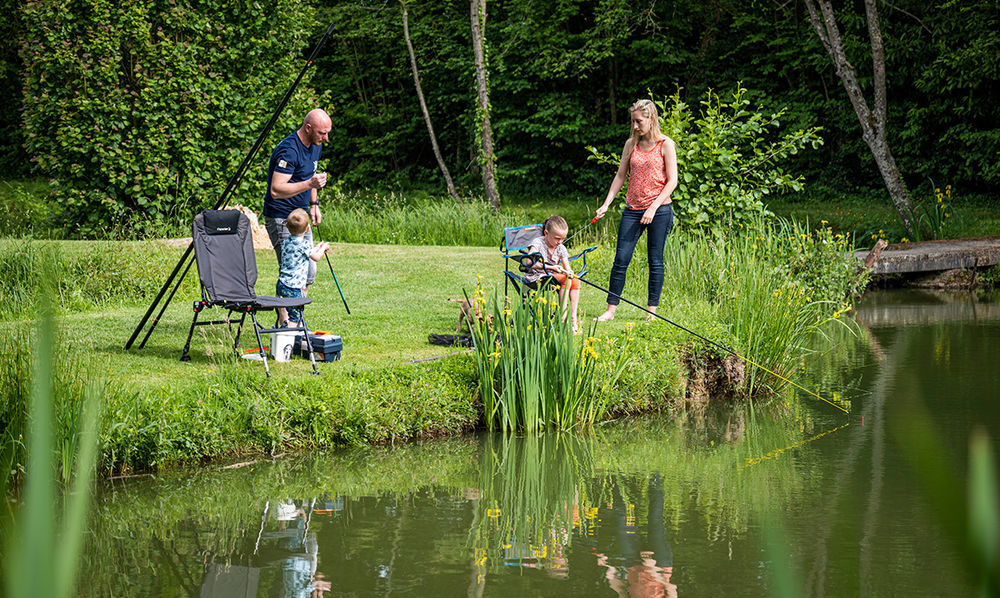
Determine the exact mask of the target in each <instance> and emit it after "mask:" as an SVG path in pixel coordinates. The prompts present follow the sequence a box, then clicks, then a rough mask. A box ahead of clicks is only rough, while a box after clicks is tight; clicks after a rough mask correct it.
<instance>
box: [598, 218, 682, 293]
mask: <svg viewBox="0 0 1000 598" xmlns="http://www.w3.org/2000/svg"><path fill="white" fill-rule="evenodd" d="M643 213H645V210H629V209H626V210H625V211H624V212H622V219H621V222H619V223H618V243H617V245H616V247H615V263H614V265H613V266H611V282H610V283H609V284H608V290H609V291H611V292H610V293H609V294H608V305H618V303H619V302H620V299H619V297H620V296H621V294H622V291H623V290H625V273H626V272H627V271H628V265H629V262H631V261H632V253H633V252H634V251H635V246H636V243H638V242H639V236H640V235H642V231H643V230H648V231H649V232H648V233H647V235H646V256H647V259H648V261H649V291H648V292H649V296H648V298H647V302H646V305H648V306H650V307H653V306H657V305H659V304H660V292H661V291H662V290H663V247H664V245H665V244H666V242H667V234H668V233H670V229H672V228H673V227H674V209H673V208H672V207H671V206H670V204H666V205H663V206H660V207H659V208H658V209H657V210H656V216H654V217H653V221H652V222H650V223H649V224H642V222H641V220H642V215H643Z"/></svg>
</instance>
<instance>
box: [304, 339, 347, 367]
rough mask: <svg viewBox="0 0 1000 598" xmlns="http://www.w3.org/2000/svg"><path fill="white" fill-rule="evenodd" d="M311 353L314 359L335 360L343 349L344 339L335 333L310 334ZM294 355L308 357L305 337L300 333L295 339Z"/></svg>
mask: <svg viewBox="0 0 1000 598" xmlns="http://www.w3.org/2000/svg"><path fill="white" fill-rule="evenodd" d="M309 338H311V339H312V348H313V355H314V356H316V361H337V360H338V359H340V352H341V351H342V350H343V349H344V341H343V340H341V338H340V337H339V336H337V335H336V334H310V335H309ZM294 354H295V355H301V356H302V357H305V358H306V359H309V349H307V348H306V337H305V335H302V334H300V335H299V336H298V337H296V339H295V350H294Z"/></svg>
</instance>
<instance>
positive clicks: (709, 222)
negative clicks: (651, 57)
mask: <svg viewBox="0 0 1000 598" xmlns="http://www.w3.org/2000/svg"><path fill="white" fill-rule="evenodd" d="M656 104H657V108H658V110H659V111H660V128H661V130H662V131H663V132H664V133H666V134H667V136H668V137H670V138H671V139H673V140H674V143H675V144H676V146H677V169H678V177H679V179H680V180H679V182H678V187H677V189H676V190H675V191H674V193H673V194H672V198H673V199H674V201H675V202H676V203H675V204H674V205H675V206H676V210H677V211H678V219H679V221H680V222H682V223H683V224H684V225H685V226H688V227H692V228H696V229H708V230H712V231H714V232H716V233H721V232H723V231H724V230H728V229H730V228H731V227H733V226H736V225H748V224H750V223H751V222H753V221H754V220H755V219H756V218H757V217H758V216H759V215H761V214H765V213H767V211H766V208H765V206H764V201H763V200H764V197H765V196H766V195H768V194H771V193H775V192H778V191H787V190H795V191H798V190H800V189H802V177H801V176H793V175H791V174H788V173H786V172H785V171H784V170H782V168H781V167H780V166H779V163H780V162H782V161H783V160H784V159H785V158H787V157H788V156H790V155H793V154H796V153H798V151H799V150H800V149H803V148H805V147H806V146H812V148H813V149H815V148H817V147H819V146H820V145H821V144H822V142H823V141H822V139H821V138H820V137H819V134H818V129H817V128H816V127H810V128H807V129H798V130H796V131H792V132H786V133H781V134H779V132H778V130H779V128H780V126H781V118H782V116H783V115H784V112H785V111H784V109H781V110H778V111H777V112H774V113H772V114H770V115H768V114H765V113H764V109H763V108H762V107H760V106H758V107H757V108H756V109H752V110H751V109H748V106H749V105H750V100H749V99H747V90H746V89H743V87H742V86H740V85H737V87H736V90H735V91H734V92H733V94H732V96H731V98H730V100H728V101H727V102H723V100H722V98H720V97H719V96H718V95H717V94H715V92H713V91H711V90H710V91H709V92H708V93H707V94H706V96H705V99H704V100H702V101H701V106H702V110H701V112H700V113H699V114H698V115H694V114H692V113H691V111H690V110H689V109H688V106H687V104H686V103H685V102H684V101H683V100H682V99H681V96H680V92H679V91H678V92H676V93H674V95H673V96H671V97H670V99H669V100H667V101H663V100H659V101H656ZM588 149H589V150H590V151H591V153H592V154H593V156H594V158H595V159H597V160H599V161H601V162H605V163H609V164H615V165H617V163H618V159H619V158H614V157H612V156H611V155H609V154H602V153H601V152H599V151H598V150H596V149H594V148H593V147H589V148H588Z"/></svg>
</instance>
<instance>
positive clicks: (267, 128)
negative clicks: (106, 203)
mask: <svg viewBox="0 0 1000 598" xmlns="http://www.w3.org/2000/svg"><path fill="white" fill-rule="evenodd" d="M333 25H334V24H333V23H330V25H329V26H328V27H327V28H326V33H324V34H323V37H322V38H321V39H320V40H319V43H317V44H316V46H315V47H314V48H313V50H312V53H311V54H310V55H309V58H308V59H307V60H306V63H305V65H304V66H303V67H302V69H301V70H300V71H299V74H298V76H297V77H296V78H295V81H293V82H292V85H291V87H289V88H288V91H286V92H285V95H284V96H283V97H282V98H281V101H280V102H279V103H278V107H277V108H276V109H275V110H274V112H273V113H272V114H271V118H270V119H269V120H268V121H267V124H265V125H264V129H263V130H262V131H261V133H260V135H259V136H258V137H257V141H256V142H254V145H253V147H252V148H251V150H250V152H249V153H248V154H247V155H246V157H245V158H244V159H243V162H241V163H240V165H239V168H237V169H236V172H235V173H234V174H233V176H232V177H231V178H230V179H229V184H227V185H226V189H225V190H224V191H223V192H222V195H221V196H219V199H218V201H216V202H215V205H214V206H213V208H212V209H214V210H218V209H219V208H221V207H223V206H225V205H226V201H227V200H228V199H229V196H230V195H232V193H233V191H235V190H236V186H237V185H238V184H239V182H240V180H242V178H243V175H244V174H245V173H246V170H247V168H248V167H249V166H250V162H251V161H252V160H253V158H254V156H255V155H256V154H257V151H258V150H260V148H261V146H262V145H264V141H265V140H266V139H267V135H268V134H269V133H270V132H271V129H272V128H274V125H275V123H277V122H278V118H280V117H281V112H282V111H283V110H284V109H285V106H286V105H288V101H289V100H290V99H291V97H292V92H294V91H295V88H296V87H298V85H299V82H301V81H302V77H304V76H305V74H306V70H308V69H309V67H310V66H312V64H313V60H314V59H315V58H316V55H317V54H319V51H320V49H321V48H322V47H323V46H324V45H325V44H326V40H327V39H328V38H329V37H330V34H331V33H333ZM193 250H194V241H193V240H192V241H191V243H190V244H189V245H188V247H187V249H185V250H184V254H183V255H182V256H181V259H180V260H178V261H177V265H176V266H174V269H173V271H172V272H171V273H170V276H168V277H167V280H166V281H165V282H164V283H163V286H162V287H160V291H159V292H158V293H157V294H156V298H155V299H153V302H152V303H151V304H150V305H149V309H147V310H146V314H145V315H143V316H142V319H141V320H140V321H139V324H138V325H137V326H136V327H135V330H134V331H132V336H130V337H129V339H128V341H127V342H126V343H125V349H126V350H128V349H131V348H132V343H134V342H135V339H136V338H137V337H138V336H139V333H140V332H142V329H143V328H144V327H145V326H146V323H147V322H149V316H150V315H152V313H153V311H155V310H156V306H157V305H158V304H159V303H160V300H161V299H163V296H164V294H166V292H167V289H168V288H170V285H171V284H173V282H174V278H176V277H177V273H178V272H180V271H181V268H184V274H182V275H181V277H180V279H179V280H178V281H177V284H176V286H175V287H174V292H176V291H177V288H178V287H180V284H181V282H183V280H184V276H186V275H187V273H188V270H190V269H191V264H190V263H188V264H187V267H186V268H185V267H184V264H185V263H187V261H188V259H189V258H190V257H191V253H192V251H193ZM174 292H171V293H170V299H172V298H173V296H174ZM170 299H167V301H166V305H164V306H163V308H162V309H161V310H160V313H159V314H158V315H157V317H156V318H154V319H153V321H152V323H151V324H150V329H149V331H148V332H147V333H146V336H145V337H144V338H143V340H142V345H145V344H146V339H148V338H149V335H150V334H152V333H153V328H156V324H157V323H158V322H159V319H160V315H162V314H163V312H164V310H166V308H167V305H169V303H170ZM140 348H141V347H140Z"/></svg>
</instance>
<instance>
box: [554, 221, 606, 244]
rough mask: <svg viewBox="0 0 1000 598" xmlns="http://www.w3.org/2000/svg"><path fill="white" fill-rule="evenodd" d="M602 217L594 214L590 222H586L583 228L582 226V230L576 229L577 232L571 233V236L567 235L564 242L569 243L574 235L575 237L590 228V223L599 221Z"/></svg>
mask: <svg viewBox="0 0 1000 598" xmlns="http://www.w3.org/2000/svg"><path fill="white" fill-rule="evenodd" d="M600 219H601V217H600V216H594V217H593V218H591V219H590V222H588V223H587V224H585V225H584V227H583V228H581V229H580V230H578V231H576V232H575V233H573V234H572V235H570V236H569V237H567V238H565V239H563V244H566V243H568V242H569V240H570V239H572V238H573V237H575V236H577V235H579V234H580V233H582V232H583V231H585V230H587V229H588V228H590V225H591V224H593V223H595V222H597V221H598V220H600Z"/></svg>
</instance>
